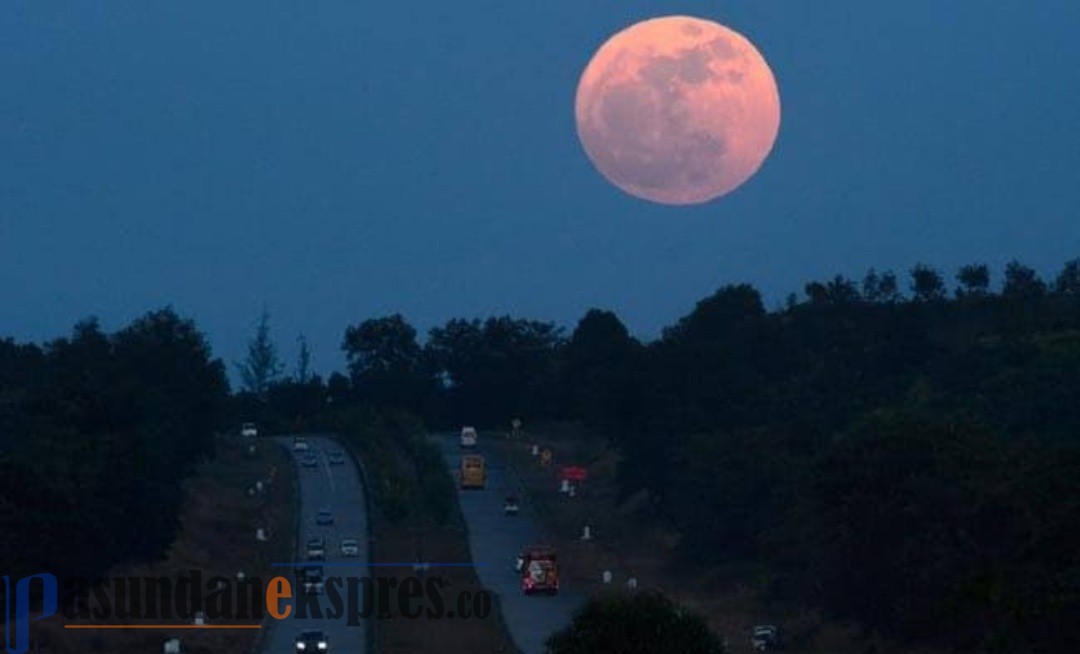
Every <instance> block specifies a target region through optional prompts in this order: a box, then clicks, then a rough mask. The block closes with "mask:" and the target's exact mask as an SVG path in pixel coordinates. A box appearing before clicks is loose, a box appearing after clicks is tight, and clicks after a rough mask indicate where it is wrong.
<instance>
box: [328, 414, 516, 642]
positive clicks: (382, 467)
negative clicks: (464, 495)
mask: <svg viewBox="0 0 1080 654" xmlns="http://www.w3.org/2000/svg"><path fill="white" fill-rule="evenodd" d="M324 428H327V429H330V430H332V431H333V432H334V433H337V434H339V435H340V436H341V437H342V438H343V440H344V441H345V443H346V444H347V445H348V447H349V448H351V449H352V450H353V451H354V452H355V453H356V455H357V456H358V458H359V459H360V460H361V461H362V464H363V467H364V470H365V472H366V474H367V482H368V487H369V489H370V490H371V495H372V504H373V515H371V516H370V519H371V524H372V533H373V535H374V540H373V542H372V560H373V561H376V562H403V563H404V562H423V561H427V562H443V563H445V562H459V563H467V562H469V560H470V558H469V547H468V540H467V535H466V531H465V528H464V524H463V520H462V518H461V515H460V512H459V511H458V508H457V504H456V499H455V498H456V494H455V491H454V487H453V481H452V479H451V477H450V474H449V473H448V472H447V470H446V466H445V464H444V463H443V461H442V458H441V454H440V453H439V450H438V448H437V447H436V446H435V445H434V444H433V443H432V442H430V441H429V440H428V439H427V438H426V437H425V433H424V429H423V427H422V425H421V424H420V422H419V421H418V420H417V419H416V418H414V417H411V416H408V415H404V414H394V413H390V414H384V413H380V412H378V411H374V410H371V409H364V408H353V409H349V410H346V411H344V412H342V413H340V414H337V415H334V416H331V417H329V419H328V422H327V423H324ZM373 572H374V574H375V575H386V576H392V577H394V578H396V579H398V580H401V579H405V578H407V577H422V578H423V577H431V576H438V577H440V578H442V579H443V580H444V581H445V582H447V584H448V585H447V586H446V587H445V588H444V589H443V591H442V593H443V599H444V601H445V602H447V603H448V606H447V607H445V608H446V609H447V610H451V611H454V610H456V609H455V608H454V607H453V606H452V603H453V602H455V601H456V598H457V597H458V596H459V594H461V593H469V594H470V596H473V597H475V596H476V594H477V593H478V592H479V591H481V590H482V586H481V585H480V582H479V579H478V578H477V576H476V573H475V570H474V569H473V568H471V567H466V566H460V567H433V568H430V569H428V570H426V571H418V570H416V569H413V568H411V567H409V566H400V567H380V568H378V569H376V570H374V571H373ZM467 606H470V607H471V606H472V605H471V603H468V604H467ZM470 610H471V608H470ZM501 620H502V618H501V616H500V614H499V607H498V605H497V603H496V602H493V603H492V605H491V612H490V614H488V615H487V616H485V617H483V618H477V617H471V618H467V619H461V618H460V617H458V618H447V617H430V616H428V615H427V614H426V613H425V614H423V615H421V616H420V617H419V618H415V619H410V618H407V617H405V616H404V615H402V613H401V611H400V610H399V609H398V607H393V610H392V611H391V613H390V614H389V615H385V616H381V617H379V618H378V619H376V620H374V621H373V622H374V624H373V628H374V634H375V643H374V644H375V651H387V652H400V653H401V654H410V653H415V654H426V653H428V652H435V651H438V652H445V653H446V654H474V653H475V652H493V653H496V652H501V653H505V654H516V653H517V649H516V648H515V647H514V645H513V643H512V642H511V641H510V640H509V638H508V636H507V634H506V632H505V630H504V629H503V626H502V622H501Z"/></svg>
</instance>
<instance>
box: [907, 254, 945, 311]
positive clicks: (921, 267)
mask: <svg viewBox="0 0 1080 654" xmlns="http://www.w3.org/2000/svg"><path fill="white" fill-rule="evenodd" d="M911 291H912V293H913V295H914V297H913V298H912V299H914V300H915V301H916V302H940V301H941V300H944V299H945V281H944V280H943V279H942V278H941V273H939V272H938V271H936V270H934V269H933V268H931V267H930V266H927V265H925V264H921V263H920V264H916V266H915V267H914V268H912V269H911Z"/></svg>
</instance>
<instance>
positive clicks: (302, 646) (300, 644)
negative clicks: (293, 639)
mask: <svg viewBox="0 0 1080 654" xmlns="http://www.w3.org/2000/svg"><path fill="white" fill-rule="evenodd" d="M305 647H307V645H305V644H303V643H297V644H296V649H304V648H305Z"/></svg>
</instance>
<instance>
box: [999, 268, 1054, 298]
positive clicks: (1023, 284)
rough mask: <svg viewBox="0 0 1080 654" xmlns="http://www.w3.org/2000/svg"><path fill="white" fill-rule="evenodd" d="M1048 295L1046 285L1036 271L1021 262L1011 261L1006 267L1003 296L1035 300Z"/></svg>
mask: <svg viewBox="0 0 1080 654" xmlns="http://www.w3.org/2000/svg"><path fill="white" fill-rule="evenodd" d="M1044 293H1046V283H1045V282H1043V281H1042V280H1041V279H1039V276H1038V275H1037V274H1036V273H1035V270H1034V269H1032V268H1029V267H1027V266H1025V265H1023V264H1022V263H1020V262H1019V261H1015V260H1014V261H1010V262H1009V264H1008V265H1007V266H1005V285H1004V286H1003V287H1002V289H1001V295H1002V296H1003V297H1007V298H1014V299H1018V298H1034V297H1039V296H1041V295H1043V294H1044Z"/></svg>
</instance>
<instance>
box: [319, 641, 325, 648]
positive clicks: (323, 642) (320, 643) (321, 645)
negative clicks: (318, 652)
mask: <svg viewBox="0 0 1080 654" xmlns="http://www.w3.org/2000/svg"><path fill="white" fill-rule="evenodd" d="M319 649H326V641H320V642H319Z"/></svg>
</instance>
